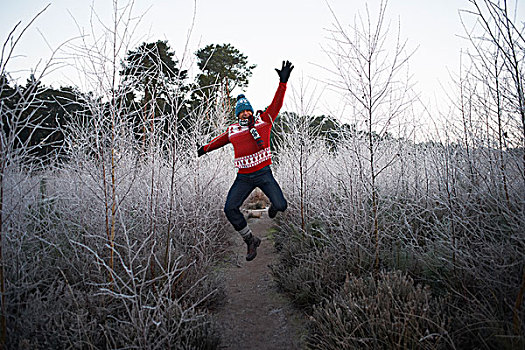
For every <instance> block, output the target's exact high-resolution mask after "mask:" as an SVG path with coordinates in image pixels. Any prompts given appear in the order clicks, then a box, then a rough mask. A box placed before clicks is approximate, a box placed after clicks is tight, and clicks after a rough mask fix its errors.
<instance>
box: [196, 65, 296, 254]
mask: <svg viewBox="0 0 525 350" xmlns="http://www.w3.org/2000/svg"><path fill="white" fill-rule="evenodd" d="M293 68H294V67H293V66H292V64H291V63H290V62H289V61H286V62H284V61H283V64H282V67H281V69H277V68H276V69H275V70H276V71H277V73H278V74H279V79H280V83H279V87H278V88H277V91H276V93H275V96H274V98H273V101H272V103H271V104H270V106H269V107H268V108H267V109H266V110H265V111H264V112H263V113H262V114H261V115H260V116H256V115H254V111H253V108H252V106H251V104H250V102H249V101H248V99H246V97H245V96H244V95H239V96H237V104H236V106H235V116H236V117H237V119H238V122H237V123H235V124H232V125H230V126H229V127H228V129H227V130H226V132H224V133H223V134H221V135H219V136H217V137H216V138H214V139H213V140H212V141H211V142H210V143H208V144H206V145H204V146H202V147H200V148H199V150H198V151H197V153H198V155H199V157H200V156H202V155H203V154H205V153H207V152H210V151H213V150H215V149H218V148H220V147H222V146H224V145H226V144H228V143H231V144H232V145H233V150H234V152H235V159H234V163H235V167H236V168H238V171H237V177H236V178H235V181H234V182H233V185H232V186H231V188H230V191H229V192H228V197H227V198H226V204H225V206H224V213H225V214H226V217H227V218H228V220H229V221H230V223H231V224H232V225H233V227H234V228H235V230H236V231H237V232H239V234H240V235H241V237H242V238H243V240H244V242H246V245H247V246H248V252H247V255H246V260H248V261H251V260H253V259H255V257H256V256H257V247H258V246H259V245H260V244H261V239H260V238H258V237H256V236H254V235H253V234H252V231H251V230H250V227H249V226H248V223H247V222H246V219H245V218H244V215H243V214H242V213H241V211H240V210H239V208H240V207H241V205H242V203H243V202H244V201H245V200H246V198H248V196H249V195H250V193H251V192H252V191H253V190H254V189H255V188H256V187H259V188H260V189H261V190H262V191H263V192H264V194H265V195H266V196H267V197H268V198H269V199H270V202H271V204H270V208H269V209H268V216H269V217H270V218H274V217H275V215H277V212H279V211H285V210H286V207H287V203H286V199H285V198H284V195H283V192H282V190H281V188H280V187H279V184H278V183H277V181H275V178H274V177H273V174H272V170H271V169H270V164H272V154H271V152H270V133H271V131H272V126H273V123H274V121H275V119H276V118H277V115H278V114H279V110H280V109H281V107H282V105H283V100H284V94H285V92H286V83H287V82H288V78H289V77H290V73H291V72H292V69H293Z"/></svg>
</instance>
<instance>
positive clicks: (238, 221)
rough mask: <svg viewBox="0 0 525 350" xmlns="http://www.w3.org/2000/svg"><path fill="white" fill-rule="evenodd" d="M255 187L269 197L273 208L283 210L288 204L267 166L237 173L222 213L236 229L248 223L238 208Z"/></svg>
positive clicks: (240, 228) (238, 229)
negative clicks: (247, 172)
mask: <svg viewBox="0 0 525 350" xmlns="http://www.w3.org/2000/svg"><path fill="white" fill-rule="evenodd" d="M256 187H259V188H260V189H261V190H262V191H263V192H264V194H265V195H266V197H268V199H270V202H271V203H272V207H273V208H274V209H275V210H277V211H285V210H286V207H287V206H288V204H287V203H286V199H285V198H284V195H283V191H282V190H281V188H280V187H279V184H278V183H277V181H275V178H274V177H273V174H272V170H271V169H270V167H269V166H266V167H264V168H262V169H260V170H257V171H256V172H254V173H251V174H237V178H235V181H234V182H233V185H232V187H231V188H230V191H229V192H228V197H227V198H226V204H225V205H224V213H225V214H226V217H227V218H228V220H229V221H230V223H231V224H232V225H233V228H235V230H236V231H240V230H242V229H243V228H245V227H246V226H247V225H248V223H247V222H246V219H245V218H244V215H242V213H241V211H240V210H239V208H240V207H241V205H242V203H244V201H245V200H246V198H248V196H249V195H250V193H252V191H253V190H254V189H255V188H256Z"/></svg>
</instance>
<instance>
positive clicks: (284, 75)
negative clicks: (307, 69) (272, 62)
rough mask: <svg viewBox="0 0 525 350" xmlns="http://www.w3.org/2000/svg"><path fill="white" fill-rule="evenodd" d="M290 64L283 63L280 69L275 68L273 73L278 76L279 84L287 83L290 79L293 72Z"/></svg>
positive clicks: (287, 62)
mask: <svg viewBox="0 0 525 350" xmlns="http://www.w3.org/2000/svg"><path fill="white" fill-rule="evenodd" d="M293 68H294V67H293V66H292V63H291V62H290V61H286V62H285V61H283V66H282V67H281V69H277V68H275V71H276V72H277V74H279V79H280V80H281V83H286V82H288V78H290V73H291V72H292V70H293Z"/></svg>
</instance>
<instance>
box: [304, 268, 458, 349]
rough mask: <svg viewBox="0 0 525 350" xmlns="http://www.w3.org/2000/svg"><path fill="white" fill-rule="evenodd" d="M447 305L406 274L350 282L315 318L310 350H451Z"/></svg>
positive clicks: (361, 278)
mask: <svg viewBox="0 0 525 350" xmlns="http://www.w3.org/2000/svg"><path fill="white" fill-rule="evenodd" d="M444 311H445V306H444V303H443V300H440V299H436V298H434V297H433V296H432V294H431V291H430V289H429V288H427V287H422V286H421V285H416V284H415V283H414V281H413V280H412V279H411V278H410V277H408V276H407V275H405V274H403V273H401V272H381V273H379V275H378V276H377V277H374V276H367V277H348V276H347V280H346V281H345V283H344V286H343V288H341V289H340V290H339V291H338V292H337V293H335V294H334V295H333V296H332V297H330V298H328V299H327V300H326V301H324V302H323V303H321V304H320V305H318V306H316V307H315V308H314V312H313V313H312V315H311V317H310V320H311V322H310V327H311V333H310V335H309V336H308V345H309V348H311V349H440V348H446V347H447V345H448V339H447V337H448V336H447V333H446V328H447V316H446V313H445V312H444Z"/></svg>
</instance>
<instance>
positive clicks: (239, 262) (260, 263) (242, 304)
mask: <svg viewBox="0 0 525 350" xmlns="http://www.w3.org/2000/svg"><path fill="white" fill-rule="evenodd" d="M248 222H249V225H250V227H251V229H252V232H253V233H254V234H255V235H256V236H258V237H260V238H261V239H262V242H261V245H260V246H259V248H258V249H257V257H256V258H255V259H254V260H253V261H250V262H247V261H246V259H245V255H246V244H245V243H244V242H243V241H242V240H241V238H240V237H237V238H236V239H235V244H234V248H233V256H232V257H231V259H230V261H229V262H228V264H227V266H226V267H225V268H224V269H223V273H224V276H225V280H226V298H225V303H224V305H222V306H221V307H220V308H218V309H217V311H216V314H215V316H216V318H217V320H218V322H219V327H220V330H221V334H222V343H221V346H220V347H219V349H228V350H230V349H231V350H236V349H301V348H302V344H301V334H303V333H304V322H303V321H302V319H301V315H300V314H299V312H297V311H296V310H294V309H293V307H292V306H291V305H290V303H289V301H288V300H286V298H285V297H284V296H283V295H282V294H280V293H279V292H278V290H277V286H276V284H275V282H274V280H273V278H272V275H271V271H270V268H269V265H271V264H272V263H274V262H275V261H276V259H277V253H276V252H275V248H274V246H273V242H272V241H271V239H270V238H269V236H270V235H271V233H270V231H269V230H270V228H271V227H272V225H273V221H272V220H271V219H269V218H268V215H267V213H266V212H265V211H264V212H263V213H262V217H261V218H259V219H253V218H252V219H250V220H249V221H248Z"/></svg>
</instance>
